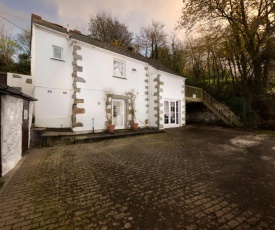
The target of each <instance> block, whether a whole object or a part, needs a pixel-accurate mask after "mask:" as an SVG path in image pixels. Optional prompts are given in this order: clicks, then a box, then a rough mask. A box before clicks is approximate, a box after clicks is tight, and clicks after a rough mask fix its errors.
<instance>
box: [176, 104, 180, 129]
mask: <svg viewBox="0 0 275 230" xmlns="http://www.w3.org/2000/svg"><path fill="white" fill-rule="evenodd" d="M178 123H179V102H178V101H176V124H178Z"/></svg>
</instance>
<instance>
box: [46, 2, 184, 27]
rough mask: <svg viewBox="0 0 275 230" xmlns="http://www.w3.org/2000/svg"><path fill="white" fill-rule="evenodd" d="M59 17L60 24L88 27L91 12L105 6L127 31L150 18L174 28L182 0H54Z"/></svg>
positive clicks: (104, 8) (146, 22)
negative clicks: (127, 28) (125, 26)
mask: <svg viewBox="0 0 275 230" xmlns="http://www.w3.org/2000/svg"><path fill="white" fill-rule="evenodd" d="M51 4H55V6H56V11H57V15H58V18H59V20H60V22H62V24H65V25H66V24H67V23H69V24H70V25H71V26H74V27H75V26H78V27H86V28H87V27H88V22H89V17H90V15H93V14H96V13H97V12H99V11H103V10H106V11H107V12H110V13H111V14H112V15H113V16H116V17H117V18H118V19H119V20H120V21H121V22H123V23H125V24H126V25H127V26H128V27H129V30H130V31H133V32H138V31H139V27H140V26H142V25H148V24H149V23H150V22H151V20H152V19H154V20H156V21H160V22H162V23H164V24H165V25H166V29H168V30H173V28H174V27H175V25H176V24H177V21H178V20H179V18H180V15H181V7H182V0H172V1H171V0H150V1H149V0H136V1H129V0H92V1H91V0H82V1H81V3H80V2H79V1H76V0H66V2H65V1H60V0H54V1H51Z"/></svg>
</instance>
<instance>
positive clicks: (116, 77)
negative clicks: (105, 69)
mask: <svg viewBox="0 0 275 230" xmlns="http://www.w3.org/2000/svg"><path fill="white" fill-rule="evenodd" d="M113 77H115V78H119V79H124V80H127V78H126V77H118V76H113Z"/></svg>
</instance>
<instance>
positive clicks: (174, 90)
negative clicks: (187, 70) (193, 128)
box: [160, 72, 185, 126]
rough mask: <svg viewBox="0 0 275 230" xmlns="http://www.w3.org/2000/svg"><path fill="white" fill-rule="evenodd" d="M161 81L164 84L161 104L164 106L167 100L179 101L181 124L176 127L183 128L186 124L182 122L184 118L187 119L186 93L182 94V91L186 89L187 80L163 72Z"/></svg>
mask: <svg viewBox="0 0 275 230" xmlns="http://www.w3.org/2000/svg"><path fill="white" fill-rule="evenodd" d="M161 81H162V82H163V85H162V89H163V93H162V99H161V101H160V102H161V103H163V104H164V101H165V100H177V101H179V124H178V125H176V126H182V125H184V124H185V123H183V122H182V120H183V118H185V93H183V92H182V90H183V89H184V88H183V86H184V82H185V79H184V78H183V77H178V76H174V75H171V74H167V73H164V72H162V73H161ZM183 106H184V108H183ZM163 114H164V113H163ZM163 116H164V115H163ZM163 121H164V117H163Z"/></svg>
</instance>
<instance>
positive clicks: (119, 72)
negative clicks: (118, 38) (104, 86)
mask: <svg viewBox="0 0 275 230" xmlns="http://www.w3.org/2000/svg"><path fill="white" fill-rule="evenodd" d="M123 64H124V63H123V62H121V61H117V60H114V72H113V74H114V76H116V77H123V76H124V66H123Z"/></svg>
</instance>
